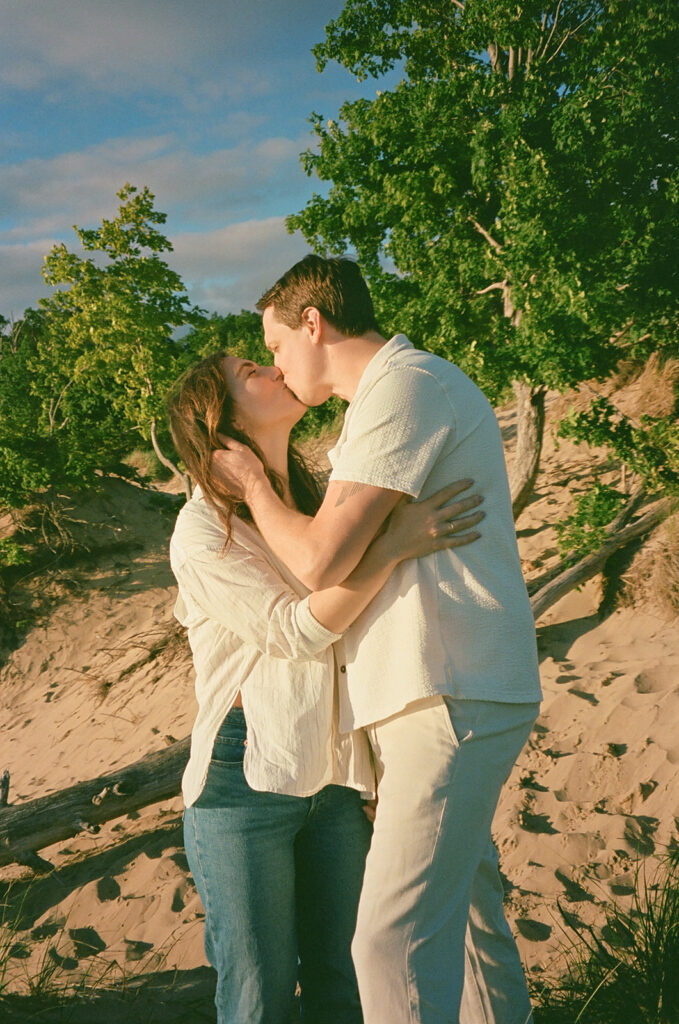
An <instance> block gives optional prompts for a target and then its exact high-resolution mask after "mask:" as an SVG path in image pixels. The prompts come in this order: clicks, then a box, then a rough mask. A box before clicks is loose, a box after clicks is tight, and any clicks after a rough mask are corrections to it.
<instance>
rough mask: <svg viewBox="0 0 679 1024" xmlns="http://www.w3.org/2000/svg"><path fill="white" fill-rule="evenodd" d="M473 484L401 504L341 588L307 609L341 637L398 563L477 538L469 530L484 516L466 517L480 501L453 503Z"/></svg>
mask: <svg viewBox="0 0 679 1024" xmlns="http://www.w3.org/2000/svg"><path fill="white" fill-rule="evenodd" d="M471 484H472V481H470V480H462V481H458V482H457V483H454V484H449V485H448V487H444V488H443V490H440V491H437V492H436V494H434V495H432V497H431V498H428V499H427V500H426V501H418V502H409V501H405V500H404V501H401V502H400V503H399V505H398V506H397V507H396V509H395V510H394V511H393V512H392V514H391V516H390V518H389V520H388V523H387V527H386V530H385V531H384V532H383V533H381V534H380V536H379V537H377V538H376V539H375V540H374V541H373V542H372V544H371V545H370V547H369V548H368V550H367V551H366V553H365V555H364V556H363V558H362V560H361V561H360V562H359V564H358V566H357V567H356V568H355V569H354V571H353V572H352V573H351V575H350V576H348V577H347V578H346V580H344V582H343V583H339V584H337V585H336V586H334V587H328V588H327V589H326V590H317V591H315V592H314V593H313V594H311V596H310V598H309V608H310V610H311V613H312V614H313V616H314V618H315V619H316V620H317V621H318V622H319V623H320V624H321V625H322V626H325V628H326V629H329V630H330V631H331V632H333V633H343V632H344V630H345V629H347V628H348V627H349V626H350V625H351V623H352V622H353V621H354V620H355V619H357V618H358V616H359V615H360V614H361V612H362V611H363V610H364V609H365V608H367V606H368V605H369V604H370V602H371V601H372V599H373V597H375V595H376V594H377V593H378V592H379V591H380V590H381V589H382V587H383V586H384V584H385V583H386V582H387V580H388V579H389V576H390V575H391V573H392V572H393V570H394V568H395V567H396V566H397V565H398V563H399V562H402V561H404V560H405V559H407V558H421V557H422V556H424V555H429V554H431V553H432V552H434V551H441V550H442V549H443V548H456V547H461V546H462V545H465V544H471V543H472V541H474V540H476V539H477V538H478V537H480V534H479V532H478V531H477V530H474V529H473V527H475V526H476V525H477V524H478V523H479V522H480V521H481V519H483V515H484V513H483V512H481V511H476V512H471V514H469V515H467V514H466V513H469V512H470V511H471V510H472V509H474V508H476V507H477V506H478V505H479V504H480V502H481V501H482V499H481V498H480V497H479V496H478V495H472V496H470V497H467V498H461V499H459V500H458V501H454V502H453V501H452V499H453V498H454V497H455V496H456V495H458V494H460V493H461V492H462V491H465V490H467V489H468V488H469V487H471Z"/></svg>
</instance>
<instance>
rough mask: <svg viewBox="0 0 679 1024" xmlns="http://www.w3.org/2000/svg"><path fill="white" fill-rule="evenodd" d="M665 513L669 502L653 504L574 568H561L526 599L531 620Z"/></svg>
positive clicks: (647, 530) (541, 613) (589, 577)
mask: <svg viewBox="0 0 679 1024" xmlns="http://www.w3.org/2000/svg"><path fill="white" fill-rule="evenodd" d="M669 511H670V502H669V501H668V500H667V499H664V500H662V501H659V502H657V504H656V505H654V506H653V507H652V508H650V509H649V510H648V511H647V512H646V514H645V515H643V516H642V517H641V519H637V520H636V522H634V523H631V524H630V525H629V526H626V527H625V529H624V530H619V531H617V532H614V533H611V534H610V536H609V537H608V539H607V540H606V541H605V543H604V544H603V545H602V546H601V547H600V548H599V550H598V551H593V552H592V553H591V554H589V555H585V557H584V558H582V559H580V561H579V562H577V563H576V564H575V565H572V566H570V567H569V568H567V569H564V570H563V572H560V573H559V575H558V576H555V577H554V578H553V579H551V580H550V581H549V582H548V583H546V584H545V585H544V586H542V587H540V589H539V590H538V591H537V592H536V593H534V594H533V596H532V597H531V599H530V603H531V608H532V609H533V615H534V617H535V618H536V619H539V618H540V616H541V615H543V614H544V613H545V612H546V611H547V609H548V608H551V607H552V605H553V604H556V602H557V601H559V600H560V599H561V598H562V597H564V596H565V595H566V594H568V593H569V592H570V591H571V590H574V589H575V587H579V586H581V585H582V584H583V583H585V582H586V581H587V580H588V579H591V577H592V576H596V574H597V573H598V572H600V570H601V569H602V568H603V567H604V565H605V563H606V561H607V560H608V559H609V558H610V557H611V555H612V554H613V553H614V552H615V551H618V550H619V549H620V548H622V547H624V546H625V545H626V544H629V543H631V541H633V540H637V538H638V537H643V535H644V534H645V533H648V532H649V531H650V530H653V529H654V528H655V527H656V526H658V525H659V524H660V523H661V522H662V521H663V519H665V517H666V516H667V514H668V512H669Z"/></svg>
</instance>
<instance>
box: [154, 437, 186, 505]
mask: <svg viewBox="0 0 679 1024" xmlns="http://www.w3.org/2000/svg"><path fill="white" fill-rule="evenodd" d="M151 444H152V445H153V450H154V452H155V453H156V457H157V458H158V461H159V462H161V463H162V464H163V466H165V468H166V469H169V470H170V472H171V473H173V474H174V476H176V477H177V478H178V479H179V480H180V481H181V483H182V485H183V487H184V494H185V495H186V500H187V501H191V477H190V476H189V475H188V473H182V471H181V470H180V469H179V468H178V467H177V466H175V464H174V462H172V460H171V459H168V457H167V455H164V454H163V452H162V451H161V448H160V445H159V444H158V436H157V434H156V421H155V420H154V419H153V420H151Z"/></svg>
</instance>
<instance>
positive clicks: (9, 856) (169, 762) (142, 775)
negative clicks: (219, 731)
mask: <svg viewBox="0 0 679 1024" xmlns="http://www.w3.org/2000/svg"><path fill="white" fill-rule="evenodd" d="M189 745H190V737H188V736H187V737H186V739H184V740H180V741H179V742H178V743H173V744H172V745H171V746H169V747H167V748H166V749H165V750H157V751H154V752H153V753H152V754H147V755H146V756H145V757H142V758H140V760H139V761H135V762H134V763H133V764H131V765H128V766H127V767H125V768H120V769H118V770H117V771H113V772H109V773H108V774H106V775H100V776H99V777H98V778H96V779H90V780H89V781H87V782H78V783H77V784H76V785H75V786H69V787H68V788H67V789H61V790H59V791H58V792H56V793H50V794H49V795H48V796H41V797H38V798H37V799H36V800H28V801H26V803H24V804H17V805H16V806H10V807H1V808H0V866H2V865H4V864H12V863H14V862H17V863H19V864H27V865H29V866H31V867H35V866H36V865H38V864H39V863H42V864H43V865H45V863H46V862H44V861H43V862H40V858H39V857H38V856H37V851H38V850H42V849H44V848H45V847H46V846H51V845H52V843H60V842H62V841H63V840H64V839H71V838H72V837H73V836H75V835H78V833H79V832H90V833H96V832H98V831H99V826H100V825H102V824H103V823H104V822H105V821H110V820H111V819H112V818H119V817H120V816H121V815H123V814H129V813H130V811H136V810H138V809H139V808H140V807H146V806H148V805H149V804H154V803H158V802H159V801H160V800H168V799H170V797H173V796H177V794H178V793H179V791H180V787H181V777H182V773H183V771H184V768H185V767H186V762H187V760H188V757H189Z"/></svg>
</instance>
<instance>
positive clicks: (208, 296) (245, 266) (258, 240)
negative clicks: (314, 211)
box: [0, 217, 308, 320]
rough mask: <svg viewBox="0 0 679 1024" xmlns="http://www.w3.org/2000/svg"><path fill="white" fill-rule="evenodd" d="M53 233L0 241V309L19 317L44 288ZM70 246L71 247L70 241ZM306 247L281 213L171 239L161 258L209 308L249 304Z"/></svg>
mask: <svg viewBox="0 0 679 1024" xmlns="http://www.w3.org/2000/svg"><path fill="white" fill-rule="evenodd" d="M54 242H55V239H54V238H47V237H45V238H42V239H40V240H37V241H34V242H30V243H28V244H24V245H20V244H9V245H0V313H1V314H2V315H3V316H5V317H7V318H8V319H15V320H17V319H20V318H21V316H22V315H23V312H24V310H25V309H26V308H27V307H28V306H32V307H35V306H37V304H38V299H39V298H41V297H43V296H47V295H49V294H50V292H51V289H48V288H47V287H46V285H45V284H44V282H43V280H42V276H41V270H42V267H43V263H44V256H45V254H46V253H48V252H49V250H50V249H51V248H52V245H53V244H54ZM72 248H73V249H74V250H75V247H72ZM306 252H308V248H307V246H306V244H305V242H304V241H303V239H302V238H301V236H300V235H299V234H296V235H289V234H288V233H287V231H286V230H285V223H284V219H283V218H282V217H269V218H265V219H264V220H251V221H244V222H242V223H238V224H229V225H226V226H225V227H221V228H217V229H215V230H212V231H205V232H198V231H194V232H184V233H182V234H179V235H178V236H177V237H175V239H174V252H171V253H166V254H165V256H164V259H165V261H166V262H167V263H168V264H169V265H170V266H171V267H172V269H173V270H176V271H177V273H178V274H179V275H180V276H181V278H182V280H183V282H184V284H185V286H186V289H187V291H188V294H189V297H190V299H191V301H192V302H193V303H194V304H195V305H197V306H201V307H203V308H204V309H206V310H207V311H208V312H209V313H221V314H224V313H237V312H239V311H240V310H241V309H252V308H254V304H255V303H256V302H257V300H258V298H259V296H260V295H261V294H262V292H264V291H265V290H266V289H267V288H268V287H269V286H270V285H272V284H273V282H274V281H275V280H276V279H277V278H278V277H279V276H280V275H281V274H282V273H283V272H284V271H285V270H287V269H288V267H289V266H291V265H292V264H293V263H295V262H296V261H297V260H298V259H300V258H301V257H302V256H303V255H304V254H305V253H306Z"/></svg>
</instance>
